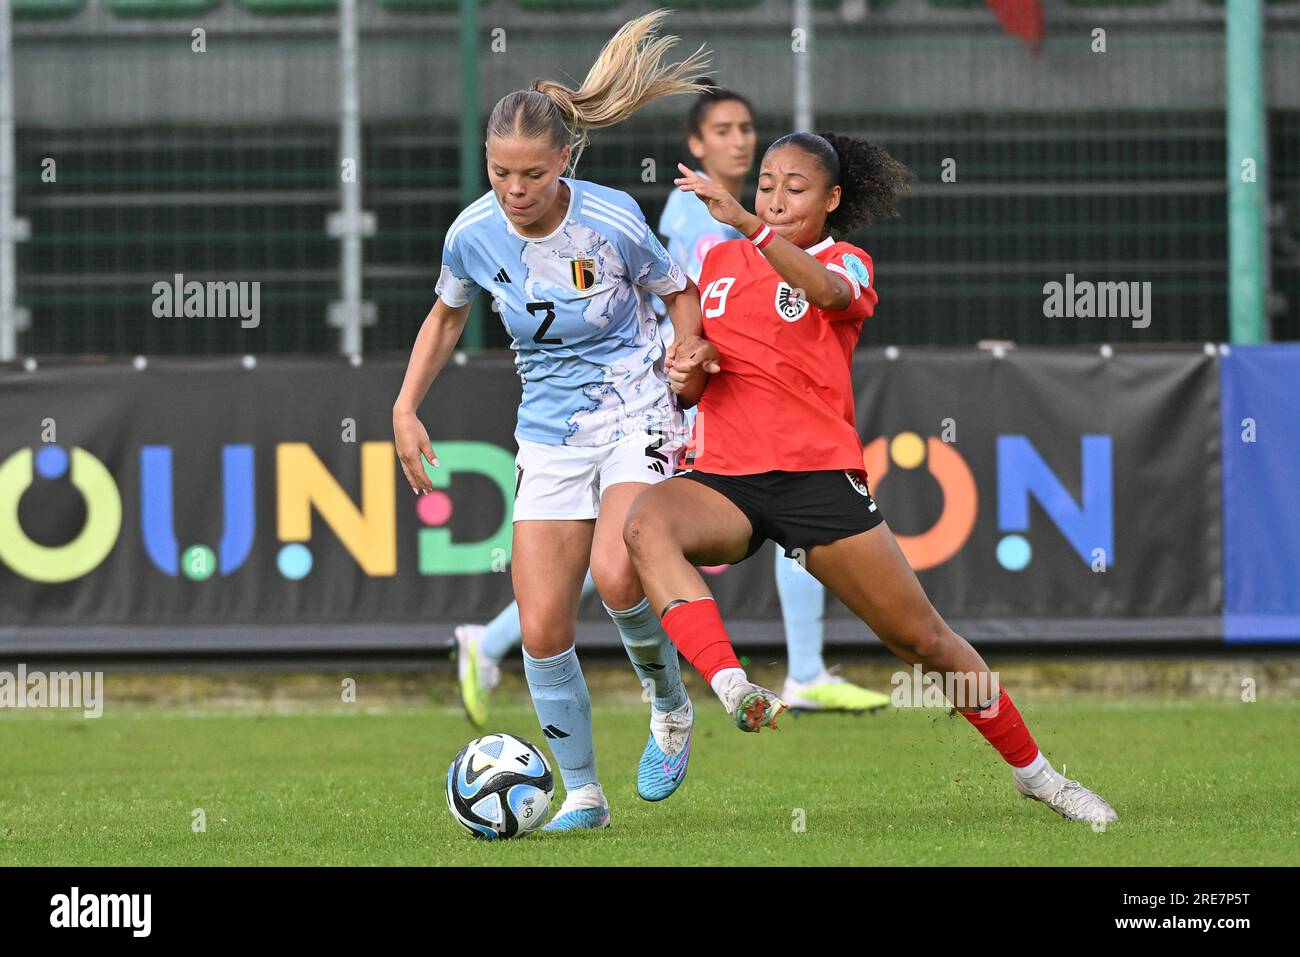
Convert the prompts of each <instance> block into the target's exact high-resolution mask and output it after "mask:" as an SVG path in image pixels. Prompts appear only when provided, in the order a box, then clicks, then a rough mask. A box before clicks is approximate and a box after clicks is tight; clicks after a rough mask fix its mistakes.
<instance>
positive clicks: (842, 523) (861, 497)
mask: <svg viewBox="0 0 1300 957" xmlns="http://www.w3.org/2000/svg"><path fill="white" fill-rule="evenodd" d="M679 478H681V479H689V480H690V481H692V482H699V483H700V484H701V485H706V486H708V487H709V488H711V489H714V490H715V491H717V492H720V493H721V494H723V495H725V496H726V497H727V499H728V500H729V501H730V502H731V503H732V504H733V505H735V506H736V507H737V508H738V509H740V510H741V511H742V512H744V513H745V517H746V518H748V519H749V524H750V525H752V526H753V528H754V534H753V536H751V537H750V540H749V547H748V548H747V550H746V551H745V558H748V557H749V556H750V555H753V554H754V553H755V552H756V551H758V550H759V549H760V548H761V547H762V546H763V542H764V541H766V540H767V539H769V538H770V539H771V540H772V541H774V542H776V543H777V544H778V545H780V546H781V547H782V548H783V549H785V554H786V557H788V558H794V557H796V555H795V549H802V550H803V553H804V554H805V555H806V554H807V552H808V549H810V548H812V547H813V546H814V545H828V544H830V543H831V542H837V541H839V540H840V539H841V538H848V537H849V536H851V535H858V534H860V533H862V532H869V531H870V530H871V529H873V528H875V527H876V526H877V525H879V524H880V523H881V522H883V521H884V516H883V515H881V513H880V507H879V506H878V505H876V502H875V499H873V498H872V497H871V492H870V490H869V489H868V488H867V474H866V473H865V472H863V471H861V470H857V471H851V472H850V471H844V470H842V469H828V470H825V471H817V472H760V473H758V474H757V475H714V474H712V473H710V472H699V471H695V470H691V471H689V472H680V473H678V474H677V475H676V476H674V477H673V478H672V479H669V481H676V480H677V479H679ZM745 558H742V559H741V561H744V560H745Z"/></svg>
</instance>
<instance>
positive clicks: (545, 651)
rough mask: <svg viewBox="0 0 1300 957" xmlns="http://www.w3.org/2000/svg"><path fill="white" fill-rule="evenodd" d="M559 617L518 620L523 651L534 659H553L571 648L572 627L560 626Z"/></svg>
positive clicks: (561, 618)
mask: <svg viewBox="0 0 1300 957" xmlns="http://www.w3.org/2000/svg"><path fill="white" fill-rule="evenodd" d="M562 620H563V616H561V615H552V616H550V620H549V621H548V620H547V618H546V616H544V615H539V616H533V617H529V616H524V615H521V616H520V618H519V626H520V628H519V630H520V634H521V635H522V636H523V645H524V651H526V652H528V654H529V655H531V656H532V657H534V658H554V657H555V656H556V655H558V654H561V653H562V652H565V651H568V650H569V649H570V648H572V647H573V641H574V637H575V635H574V627H573V625H572V624H560V621H562Z"/></svg>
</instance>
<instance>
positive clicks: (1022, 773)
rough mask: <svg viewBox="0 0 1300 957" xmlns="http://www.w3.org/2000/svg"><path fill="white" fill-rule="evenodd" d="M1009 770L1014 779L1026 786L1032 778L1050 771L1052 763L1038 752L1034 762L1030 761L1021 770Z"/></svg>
mask: <svg viewBox="0 0 1300 957" xmlns="http://www.w3.org/2000/svg"><path fill="white" fill-rule="evenodd" d="M1011 770H1012V772H1013V773H1014V774H1015V776H1016V777H1018V778H1020V780H1022V781H1024V782H1025V783H1026V784H1028V783H1029V782H1030V781H1032V780H1033V779H1034V778H1036V777H1038V776H1039V775H1040V774H1042V773H1043V771H1045V770H1046V771H1050V770H1052V762H1051V761H1048V760H1047V757H1046V756H1045V755H1044V754H1043V752H1042V751H1039V752H1038V757H1036V758H1034V760H1032V761H1030V762H1029V763H1028V764H1026V765H1025V766H1024V767H1023V768H1012V769H1011Z"/></svg>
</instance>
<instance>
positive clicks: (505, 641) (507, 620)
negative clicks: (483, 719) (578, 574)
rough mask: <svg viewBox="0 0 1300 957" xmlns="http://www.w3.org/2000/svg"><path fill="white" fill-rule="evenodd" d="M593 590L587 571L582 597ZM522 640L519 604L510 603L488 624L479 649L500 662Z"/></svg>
mask: <svg viewBox="0 0 1300 957" xmlns="http://www.w3.org/2000/svg"><path fill="white" fill-rule="evenodd" d="M595 590H596V583H595V582H594V581H593V580H592V578H591V572H590V571H588V572H587V577H586V578H584V579H583V580H582V597H583V598H586V597H587V596H588V595H590V594H592V593H593V592H594V591H595ZM523 640H524V639H523V629H522V628H521V627H520V625H519V603H518V602H516V601H512V602H511V603H510V604H509V605H507V606H506V607H505V608H503V609H502V610H501V614H499V615H497V616H496V617H495V618H493V619H492V620H491V621H490V622H488V626H487V631H486V632H485V633H484V635H483V644H481V645H480V646H479V647H480V649H481V650H482V652H483V654H485V655H487V656H488V657H489V658H492V659H494V660H496V661H500V660H501V659H502V658H504V657H505V656H506V655H507V654H509V652H510V649H511V648H514V647H516V646H517V645H518V644H519V642H521V641H523Z"/></svg>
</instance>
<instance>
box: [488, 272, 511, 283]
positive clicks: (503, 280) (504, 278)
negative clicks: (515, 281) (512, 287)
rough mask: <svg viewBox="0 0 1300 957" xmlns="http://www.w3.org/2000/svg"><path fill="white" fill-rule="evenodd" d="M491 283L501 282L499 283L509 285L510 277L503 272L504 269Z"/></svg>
mask: <svg viewBox="0 0 1300 957" xmlns="http://www.w3.org/2000/svg"><path fill="white" fill-rule="evenodd" d="M492 281H493V282H501V283H509V282H510V275H509V273H507V272H506V271H505V269H502V270H501V271H500V272H499V273H497V274H496V275H495V276H493V277H492Z"/></svg>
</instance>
